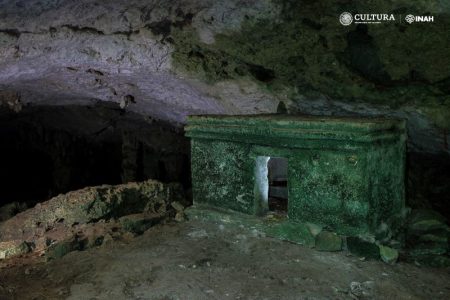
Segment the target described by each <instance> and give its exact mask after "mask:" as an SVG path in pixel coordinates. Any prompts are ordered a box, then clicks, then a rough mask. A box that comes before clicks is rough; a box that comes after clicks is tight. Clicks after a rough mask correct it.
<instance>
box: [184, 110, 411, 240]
mask: <svg viewBox="0 0 450 300" xmlns="http://www.w3.org/2000/svg"><path fill="white" fill-rule="evenodd" d="M188 124H189V125H188V127H187V128H186V131H187V135H188V136H189V137H191V138H192V149H191V155H192V157H191V158H192V184H193V197H194V204H208V205H211V206H216V207H221V208H227V209H231V210H234V211H239V212H242V213H247V214H251V215H260V214H262V213H264V212H265V208H264V203H265V200H264V198H263V196H261V195H262V194H263V193H260V192H259V191H260V187H261V185H260V184H259V183H260V182H264V180H265V179H264V178H263V177H264V176H265V175H262V174H264V173H263V172H262V171H261V168H260V164H259V161H260V160H259V158H261V157H268V156H271V157H285V158H286V159H287V160H288V165H289V167H288V174H287V177H288V193H289V201H288V215H289V219H290V220H291V221H293V222H312V223H315V224H319V225H326V226H328V227H329V228H331V229H332V230H335V231H336V232H338V233H340V234H359V233H366V232H369V231H372V230H375V229H376V228H378V226H379V225H380V223H381V222H382V221H386V220H387V219H389V217H390V216H391V215H393V214H395V213H400V211H401V210H402V208H403V206H404V185H403V179H404V177H403V176H404V161H405V157H404V150H405V145H404V142H405V140H404V126H405V125H404V123H403V122H401V121H398V120H392V119H382V120H376V119H375V120H374V119H350V118H347V119H345V118H317V117H294V116H282V115H266V116H252V117H250V116H244V117H239V116H229V117H225V116H222V117H214V116H197V117H190V118H189V120H188ZM265 163H266V162H263V166H264V164H265ZM282 231H283V232H285V233H286V234H288V235H289V230H287V229H283V230H282ZM302 235H303V234H302ZM278 236H281V234H278ZM293 238H294V237H292V236H289V238H288V239H293Z"/></svg>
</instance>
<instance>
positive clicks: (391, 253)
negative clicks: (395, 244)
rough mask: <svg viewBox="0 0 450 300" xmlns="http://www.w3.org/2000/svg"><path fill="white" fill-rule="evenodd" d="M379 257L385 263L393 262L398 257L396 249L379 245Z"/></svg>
mask: <svg viewBox="0 0 450 300" xmlns="http://www.w3.org/2000/svg"><path fill="white" fill-rule="evenodd" d="M380 256H381V259H382V260H383V261H384V262H385V263H387V264H394V263H395V262H396V261H397V259H398V250H396V249H393V248H391V247H387V246H380Z"/></svg>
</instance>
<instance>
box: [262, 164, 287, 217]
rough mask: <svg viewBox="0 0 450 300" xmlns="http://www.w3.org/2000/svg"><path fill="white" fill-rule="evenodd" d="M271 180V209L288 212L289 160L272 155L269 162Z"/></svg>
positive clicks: (269, 179) (269, 178)
mask: <svg viewBox="0 0 450 300" xmlns="http://www.w3.org/2000/svg"><path fill="white" fill-rule="evenodd" d="M267 169H268V175H267V178H268V182H269V199H268V200H269V201H268V204H269V211H274V212H279V213H284V214H287V210H288V186H287V183H288V176H287V170H288V160H287V159H286V158H284V157H270V159H269V161H268V162H267Z"/></svg>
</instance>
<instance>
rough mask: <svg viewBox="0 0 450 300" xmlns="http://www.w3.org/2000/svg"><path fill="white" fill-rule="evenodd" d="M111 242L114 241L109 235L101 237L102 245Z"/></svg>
mask: <svg viewBox="0 0 450 300" xmlns="http://www.w3.org/2000/svg"><path fill="white" fill-rule="evenodd" d="M113 241H114V239H113V237H112V236H111V235H110V234H109V233H107V234H105V236H104V237H103V245H107V244H110V243H112V242H113Z"/></svg>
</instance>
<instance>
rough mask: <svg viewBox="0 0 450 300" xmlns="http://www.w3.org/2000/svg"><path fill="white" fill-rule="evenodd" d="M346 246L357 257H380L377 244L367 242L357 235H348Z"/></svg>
mask: <svg viewBox="0 0 450 300" xmlns="http://www.w3.org/2000/svg"><path fill="white" fill-rule="evenodd" d="M347 248H348V251H350V253H352V254H353V255H356V256H359V257H365V258H367V259H370V258H373V259H378V258H380V248H379V247H378V245H377V244H375V243H371V242H367V241H365V240H363V239H361V238H359V237H352V236H350V237H348V238H347Z"/></svg>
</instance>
